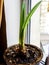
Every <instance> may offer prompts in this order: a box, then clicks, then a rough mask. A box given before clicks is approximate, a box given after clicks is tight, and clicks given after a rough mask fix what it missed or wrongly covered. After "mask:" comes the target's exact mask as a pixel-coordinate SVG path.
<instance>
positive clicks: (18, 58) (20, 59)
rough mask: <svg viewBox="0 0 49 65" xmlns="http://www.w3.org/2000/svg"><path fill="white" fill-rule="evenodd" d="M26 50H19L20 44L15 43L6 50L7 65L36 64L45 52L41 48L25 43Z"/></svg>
mask: <svg viewBox="0 0 49 65" xmlns="http://www.w3.org/2000/svg"><path fill="white" fill-rule="evenodd" d="M25 47H26V52H25V53H22V52H20V51H19V45H14V46H11V47H9V48H7V49H6V50H5V53H4V56H3V57H4V60H5V61H6V64H7V65H35V64H36V63H38V62H39V61H40V60H41V59H42V57H43V53H42V51H41V49H40V48H38V47H36V46H34V45H29V44H25Z"/></svg>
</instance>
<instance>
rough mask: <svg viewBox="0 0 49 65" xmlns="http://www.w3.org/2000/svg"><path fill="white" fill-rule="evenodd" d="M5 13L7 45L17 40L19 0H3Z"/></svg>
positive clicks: (15, 42)
mask: <svg viewBox="0 0 49 65" xmlns="http://www.w3.org/2000/svg"><path fill="white" fill-rule="evenodd" d="M4 5H5V13H6V31H7V45H8V47H9V46H12V45H14V44H17V43H18V41H19V21H20V0H4Z"/></svg>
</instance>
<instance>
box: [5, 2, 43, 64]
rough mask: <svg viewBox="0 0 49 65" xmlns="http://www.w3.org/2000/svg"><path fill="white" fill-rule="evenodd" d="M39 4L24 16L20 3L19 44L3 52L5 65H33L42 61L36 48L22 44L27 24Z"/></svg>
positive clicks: (23, 9)
mask: <svg viewBox="0 0 49 65" xmlns="http://www.w3.org/2000/svg"><path fill="white" fill-rule="evenodd" d="M40 3H41V1H40V2H38V3H37V4H36V5H35V6H34V7H33V8H32V10H31V11H30V13H29V14H28V15H27V16H25V3H24V2H23V3H22V5H21V12H20V31H19V44H17V45H14V46H11V47H9V48H7V49H6V50H5V53H4V59H5V61H6V64H7V65H34V64H36V63H37V62H39V61H40V60H41V59H42V56H43V54H42V51H41V50H40V49H39V48H38V47H36V46H33V45H29V44H24V33H25V30H26V27H27V25H28V23H29V19H30V18H31V16H32V15H33V13H34V12H35V11H36V9H37V8H38V6H39V4H40Z"/></svg>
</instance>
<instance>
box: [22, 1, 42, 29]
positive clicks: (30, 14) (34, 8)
mask: <svg viewBox="0 0 49 65" xmlns="http://www.w3.org/2000/svg"><path fill="white" fill-rule="evenodd" d="M40 3H41V1H40V2H38V3H37V4H36V5H35V6H34V7H33V8H32V10H31V11H30V13H29V14H28V16H27V17H26V19H25V21H24V24H23V26H22V30H24V29H25V27H26V26H27V24H28V23H29V20H30V18H31V16H32V15H33V14H34V12H35V11H36V9H37V8H38V6H39V4H40Z"/></svg>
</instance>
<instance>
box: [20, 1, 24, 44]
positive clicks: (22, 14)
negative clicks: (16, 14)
mask: <svg viewBox="0 0 49 65" xmlns="http://www.w3.org/2000/svg"><path fill="white" fill-rule="evenodd" d="M24 20H25V3H24V2H23V3H22V5H21V12H20V31H19V43H20V44H22V42H23V36H24V31H21V30H22V26H23V23H24Z"/></svg>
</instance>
